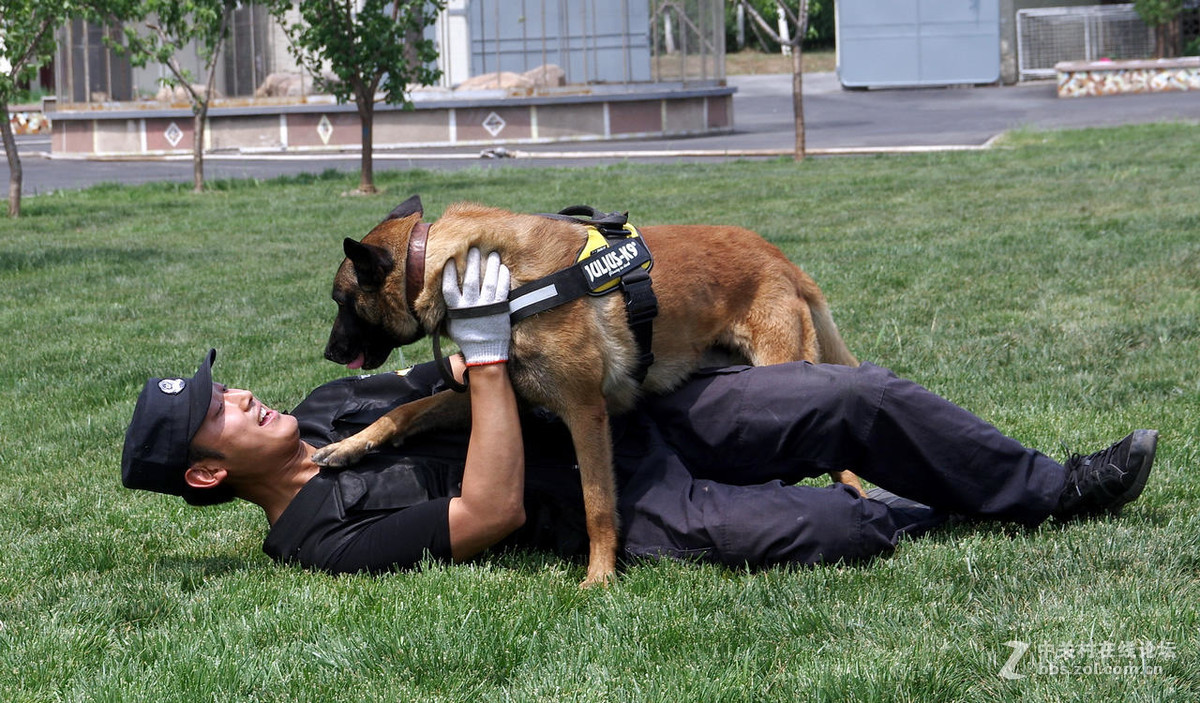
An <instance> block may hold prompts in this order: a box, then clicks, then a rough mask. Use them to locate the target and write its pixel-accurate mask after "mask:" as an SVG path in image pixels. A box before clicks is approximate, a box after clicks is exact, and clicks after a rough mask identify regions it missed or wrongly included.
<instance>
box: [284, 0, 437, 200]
mask: <svg viewBox="0 0 1200 703" xmlns="http://www.w3.org/2000/svg"><path fill="white" fill-rule="evenodd" d="M444 4H445V3H444V1H443V0H299V1H298V2H297V3H296V9H297V10H298V13H297V14H298V16H299V21H297V20H296V15H292V14H291V13H289V12H288V10H289V4H288V3H280V4H276V5H275V6H274V12H275V16H276V17H277V18H278V19H279V22H280V25H281V26H283V28H284V31H285V32H287V34H288V37H289V39H290V40H291V42H292V50H293V52H294V53H295V55H296V58H297V59H298V60H299V61H300V62H301V63H302V64H304V66H305V67H306V68H308V69H309V70H310V71H311V72H312V73H313V74H314V75H317V76H320V75H322V74H323V73H324V71H325V70H326V69H327V70H328V71H329V72H331V73H332V74H333V76H334V77H335V78H336V80H335V81H325V85H324V87H325V89H326V90H328V91H329V92H330V93H332V94H333V95H334V96H335V97H336V98H337V99H338V100H341V101H343V102H345V101H349V100H351V99H352V100H354V104H355V106H356V107H357V108H358V118H359V121H360V122H361V123H362V171H361V175H360V178H359V186H358V189H359V191H361V192H363V193H374V192H376V191H375V170H374V163H373V159H372V148H373V141H374V123H375V101H376V96H377V95H378V94H382V95H383V99H384V100H386V101H387V102H389V103H393V104H401V105H403V106H404V107H405V108H411V107H412V102H411V101H410V100H409V97H408V86H409V85H411V84H414V83H416V84H420V85H431V84H432V83H433V82H434V81H436V80H437V79H438V77H439V76H441V71H440V70H438V69H437V68H432V67H431V64H432V63H433V61H435V60H436V59H437V49H436V47H435V46H434V43H433V42H432V41H430V40H428V39H425V38H424V36H423V32H424V29H425V27H426V26H428V25H430V24H432V23H433V21H434V20H435V19H436V18H437V13H438V11H439V10H440V9H442V7H443V6H444Z"/></svg>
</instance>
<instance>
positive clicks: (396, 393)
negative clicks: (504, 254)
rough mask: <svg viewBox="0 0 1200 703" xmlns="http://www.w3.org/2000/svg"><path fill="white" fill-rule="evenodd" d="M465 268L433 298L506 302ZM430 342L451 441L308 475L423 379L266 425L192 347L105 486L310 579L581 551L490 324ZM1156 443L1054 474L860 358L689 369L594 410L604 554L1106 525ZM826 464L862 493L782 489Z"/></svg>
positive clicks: (582, 534) (554, 429) (352, 382)
mask: <svg viewBox="0 0 1200 703" xmlns="http://www.w3.org/2000/svg"><path fill="white" fill-rule="evenodd" d="M481 268H483V269H485V271H484V272H483V275H482V282H481V281H480V277H479V276H475V275H468V277H467V280H466V281H464V287H465V289H464V287H460V286H459V285H458V281H457V276H456V274H454V273H453V272H454V266H453V262H452V263H451V265H449V266H447V267H446V275H445V277H444V279H445V281H444V290H445V293H446V299H447V303H448V305H450V307H453V308H460V309H461V308H469V307H482V306H486V305H488V304H491V303H495V302H499V301H502V300H504V299H506V298H507V294H508V291H507V290H506V288H507V287H506V286H498V285H497V283H496V282H497V280H507V276H504V275H503V271H502V269H503V266H502V265H501V264H500V262H499V259H498V258H496V257H492V258H491V259H489V260H488V262H487V263H486V264H484V265H482V266H481ZM449 334H450V336H451V337H452V338H453V339H454V341H455V342H456V343H458V345H459V347H460V348H461V349H462V357H463V358H456V359H455V361H454V363H453V367H454V371H455V375H456V376H458V377H459V378H460V379H461V377H462V376H463V374H464V368H469V369H470V373H469V377H470V385H469V393H470V397H471V416H472V424H471V428H470V430H469V433H467V432H460V433H448V432H446V433H427V434H424V435H418V436H414V437H411V438H409V439H408V440H407V441H406V443H405V444H404V445H403V446H400V447H385V448H381V449H379V450H377V451H375V452H372V453H371V454H369V455H368V456H367V457H365V458H364V460H363V461H362V462H361V463H360V464H359V465H357V466H355V467H352V468H348V469H342V470H332V469H322V468H320V467H318V466H317V465H316V464H314V463H313V462H312V460H311V456H312V454H313V452H314V451H315V450H316V449H317V448H319V447H321V446H323V445H325V444H328V443H330V442H333V441H337V440H339V439H342V438H344V437H347V436H349V435H351V434H353V433H355V432H357V431H358V430H360V429H362V428H363V427H365V426H367V425H368V424H370V423H371V422H372V421H373V420H375V419H376V418H378V417H379V416H381V415H382V414H384V413H385V412H387V411H388V410H389V409H391V408H392V407H394V406H395V405H396V404H398V403H402V402H407V401H409V400H412V399H415V398H418V397H421V396H424V395H428V394H430V393H432V392H435V391H437V390H440V389H441V388H442V385H443V384H442V382H441V381H440V380H439V374H438V373H437V371H436V369H435V368H434V367H433V366H432V365H431V364H425V365H420V366H417V367H415V368H413V369H412V370H411V371H410V372H408V373H404V374H378V375H374V376H365V377H358V378H342V379H339V380H337V381H334V382H332V383H328V384H326V385H324V386H321V387H320V388H318V389H317V390H315V391H313V392H312V393H311V394H310V395H309V396H308V397H307V398H306V399H305V400H304V401H303V402H302V403H301V404H300V405H299V407H297V408H296V409H295V410H293V411H292V413H291V414H283V413H280V412H277V411H275V410H273V409H271V408H269V407H267V406H266V405H264V404H263V403H262V402H261V401H260V400H259V399H258V398H256V397H255V396H254V395H253V394H251V393H250V392H249V391H245V390H235V389H232V388H228V387H226V386H224V385H221V384H218V383H214V382H213V381H212V364H213V361H214V360H215V358H216V352H215V351H210V352H209V353H208V355H207V356H206V357H205V358H204V360H203V362H202V363H201V365H200V368H199V370H198V371H197V372H196V375H195V376H193V377H191V378H168V379H157V378H155V379H150V381H148V382H147V384H146V386H145V388H144V389H143V390H142V393H141V395H140V397H139V398H138V402H137V406H136V408H135V409H134V414H133V421H132V423H131V424H130V426H129V430H128V432H127V434H126V438H125V448H124V453H123V456H122V460H121V472H122V480H123V482H124V484H125V486H127V487H129V488H140V489H148V490H153V491H159V492H162V493H167V494H171V495H177V496H182V497H183V498H184V499H185V500H186V501H187V502H189V503H192V504H195V505H208V504H215V503H221V502H225V501H228V500H231V499H233V498H235V497H236V498H242V499H245V500H248V501H250V502H252V503H255V504H257V505H258V506H260V507H261V508H262V509H263V510H264V511H265V512H266V516H267V522H268V523H269V524H270V531H269V533H268V535H267V539H266V541H265V543H264V545H263V549H264V550H265V551H266V552H267V554H269V555H270V556H271V557H273V558H274V559H276V560H279V561H282V562H287V563H297V564H301V565H303V566H306V567H311V568H316V569H323V570H327V571H330V572H356V571H385V570H390V569H399V568H406V567H412V566H414V565H416V564H417V563H419V562H420V561H421V560H422V559H423V558H425V557H430V558H433V559H436V560H441V561H446V562H451V561H456V562H457V561H463V560H467V559H470V558H472V557H474V556H476V555H478V554H479V553H480V552H482V551H484V550H485V549H488V548H489V547H492V546H494V545H497V544H504V545H509V544H514V545H515V544H521V545H531V546H534V547H538V548H545V549H551V550H554V551H557V552H559V553H563V554H577V553H586V545H587V534H586V531H585V529H584V525H583V520H582V516H583V504H582V496H581V490H580V486H579V477H578V469H577V467H576V466H575V462H574V456H573V454H572V450H571V443H570V437H569V435H568V434H567V432H566V430H565V428H564V427H563V426H562V425H561V424H559V423H558V422H557V421H556V420H555V419H554V418H552V417H547V416H545V414H539V413H538V412H537V411H530V412H524V411H521V410H519V409H518V406H517V401H516V398H515V397H514V394H513V389H512V386H511V385H510V384H509V379H508V374H507V369H506V362H507V358H508V341H509V336H510V327H509V323H508V313H507V312H501V313H499V314H497V315H492V316H475V317H471V316H467V317H461V318H455V319H454V320H452V321H451V325H450V328H449ZM1157 439H1158V433H1157V432H1155V431H1153V430H1138V431H1136V432H1134V433H1132V434H1130V435H1129V436H1128V437H1126V438H1125V439H1123V440H1121V441H1120V442H1117V443H1116V444H1114V445H1112V446H1111V447H1109V448H1108V449H1105V450H1103V451H1100V452H1097V453H1095V454H1091V455H1089V456H1078V455H1074V456H1072V457H1070V458H1069V459H1067V461H1066V463H1065V464H1060V463H1058V462H1056V461H1054V460H1052V459H1050V458H1049V457H1047V456H1045V455H1043V454H1041V453H1039V452H1037V451H1035V450H1032V449H1028V448H1026V447H1023V446H1021V444H1020V443H1018V442H1017V441H1016V440H1013V439H1011V438H1009V437H1006V436H1004V435H1002V434H1001V433H1000V432H999V431H998V430H997V429H996V428H994V427H992V426H991V425H989V424H987V423H986V422H984V421H983V420H981V419H979V418H977V417H975V416H974V415H972V414H971V413H969V412H967V411H966V410H963V409H961V408H959V407H957V406H955V405H953V404H951V403H950V402H948V401H946V400H944V399H942V398H940V397H938V396H936V395H934V394H933V393H931V392H929V391H928V390H926V389H924V388H922V387H920V386H918V385H917V384H915V383H912V382H909V381H905V380H903V379H900V378H897V377H896V376H895V375H894V374H892V373H891V372H889V371H887V370H886V369H883V368H880V367H878V366H873V365H871V364H864V365H862V366H861V367H858V368H850V367H845V366H833V365H812V364H808V363H795V364H782V365H778V366H768V367H758V368H746V367H734V368H723V369H715V370H708V371H705V372H701V373H699V374H697V375H696V376H695V377H694V378H693V379H692V380H690V381H689V382H688V383H687V384H686V385H684V386H683V387H682V388H680V389H678V390H677V391H675V392H673V393H671V394H669V395H667V396H664V397H657V398H647V399H646V400H645V401H644V402H643V403H642V404H641V406H640V407H639V408H638V409H637V410H635V411H634V412H632V413H630V414H628V415H626V416H623V417H619V418H615V419H614V422H613V442H614V455H615V464H616V471H617V483H618V489H619V495H620V502H619V507H620V513H621V520H622V525H623V527H622V548H623V550H624V553H625V555H626V556H627V557H642V556H655V557H657V556H669V557H677V558H689V559H690V558H695V559H704V560H710V561H717V562H721V563H724V564H728V565H733V566H739V565H749V566H752V567H758V566H766V565H770V564H778V563H803V564H815V563H822V562H836V561H839V560H844V561H847V562H855V561H862V560H865V559H869V558H871V557H873V556H876V555H880V554H884V553H887V552H889V551H891V550H892V549H893V548H894V547H895V546H896V544H897V542H898V540H899V539H900V537H901V536H902V535H905V534H909V535H915V534H919V533H921V532H924V531H927V530H928V529H930V528H932V527H934V526H936V525H938V524H939V523H941V522H943V521H944V520H945V519H946V518H947V517H948V516H950V515H961V516H967V517H971V518H983V519H994V520H1004V521H1009V522H1015V523H1019V524H1022V525H1028V526H1034V525H1037V524H1039V523H1041V522H1042V521H1043V520H1046V519H1047V518H1050V517H1051V516H1053V517H1054V518H1056V519H1059V520H1070V519H1073V518H1077V517H1080V516H1086V515H1096V514H1104V513H1110V514H1111V513H1117V512H1118V511H1120V509H1121V508H1122V506H1124V505H1125V504H1127V503H1129V502H1130V501H1132V500H1134V499H1135V498H1137V497H1138V495H1139V494H1140V493H1141V492H1142V489H1143V487H1144V486H1145V484H1146V479H1147V476H1148V475H1149V473H1150V466H1151V464H1152V463H1153V461H1154V451H1155V446H1156V442H1157ZM838 469H849V470H851V471H854V472H855V473H857V474H859V475H860V476H862V477H863V478H865V479H868V480H869V481H872V482H873V483H875V484H877V485H878V486H881V487H882V489H874V490H873V491H871V493H870V496H871V497H870V498H863V497H861V496H860V495H859V494H858V493H857V492H856V491H855V490H854V489H852V488H850V487H848V486H845V485H840V484H836V485H832V486H829V487H814V486H807V485H804V486H797V485H793V484H795V483H796V482H797V481H800V480H801V479H804V478H809V477H815V476H820V475H823V474H826V473H828V472H830V471H833V470H838ZM884 489H886V490H884ZM901 496H902V497H901Z"/></svg>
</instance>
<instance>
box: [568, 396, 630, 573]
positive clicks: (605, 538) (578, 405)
mask: <svg viewBox="0 0 1200 703" xmlns="http://www.w3.org/2000/svg"><path fill="white" fill-rule="evenodd" d="M560 415H561V417H562V419H563V421H564V422H565V423H566V424H567V427H568V428H569V429H570V430H571V441H572V442H573V443H574V445H575V457H576V460H577V461H578V462H579V480H580V481H581V482H582V484H583V507H584V513H585V514H586V517H587V532H588V540H589V542H590V548H589V553H588V570H587V577H586V578H585V579H584V580H583V582H582V583H580V584H579V585H580V587H581V588H589V587H592V586H598V585H599V586H606V585H608V584H609V583H611V582H612V580H613V579H614V578H616V572H617V488H616V482H615V480H614V478H613V457H612V436H611V431H610V429H609V424H608V410H607V408H606V406H605V402H604V398H603V396H600V395H599V394H597V395H596V400H590V399H589V400H588V401H586V402H568V403H567V404H566V407H565V408H563V412H562V413H561V414H560Z"/></svg>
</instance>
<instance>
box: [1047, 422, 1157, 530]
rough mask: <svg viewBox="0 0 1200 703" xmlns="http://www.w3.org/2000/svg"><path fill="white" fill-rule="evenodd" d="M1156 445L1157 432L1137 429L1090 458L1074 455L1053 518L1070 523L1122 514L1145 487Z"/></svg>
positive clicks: (1067, 466) (1068, 464)
mask: <svg viewBox="0 0 1200 703" xmlns="http://www.w3.org/2000/svg"><path fill="white" fill-rule="evenodd" d="M1157 444H1158V431H1157V430H1136V431H1134V433H1133V434H1131V435H1129V436H1128V437H1126V438H1125V439H1123V440H1121V441H1120V442H1117V443H1116V444H1114V445H1112V446H1111V447H1109V448H1108V449H1105V450H1104V451H1101V452H1096V453H1095V454H1089V455H1087V456H1079V455H1078V454H1072V455H1071V458H1069V459H1067V461H1066V464H1064V466H1066V469H1067V485H1066V486H1065V487H1063V492H1062V495H1061V496H1059V498H1058V507H1057V508H1056V509H1055V510H1054V517H1056V518H1058V519H1059V520H1069V519H1071V518H1075V517H1080V516H1084V515H1100V514H1103V513H1110V514H1113V515H1115V514H1117V513H1119V512H1121V508H1122V507H1124V506H1125V504H1126V503H1128V502H1130V501H1132V500H1133V499H1135V498H1137V497H1138V496H1139V495H1141V494H1142V489H1143V488H1145V487H1146V478H1147V477H1149V476H1150V465H1151V464H1153V463H1154V449H1155V447H1156V446H1157Z"/></svg>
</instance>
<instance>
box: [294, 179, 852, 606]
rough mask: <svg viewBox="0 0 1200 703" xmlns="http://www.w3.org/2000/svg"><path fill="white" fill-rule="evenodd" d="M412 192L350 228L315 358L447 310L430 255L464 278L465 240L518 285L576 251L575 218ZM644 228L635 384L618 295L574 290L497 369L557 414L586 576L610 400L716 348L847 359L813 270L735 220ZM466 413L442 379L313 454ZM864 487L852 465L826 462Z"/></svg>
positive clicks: (596, 553)
mask: <svg viewBox="0 0 1200 703" xmlns="http://www.w3.org/2000/svg"><path fill="white" fill-rule="evenodd" d="M422 214H423V211H422V206H421V203H420V200H419V199H418V198H416V197H415V196H414V197H413V198H410V199H409V200H408V201H406V202H405V203H403V204H401V205H400V206H399V207H397V208H396V209H395V210H393V211H392V213H391V214H390V215H389V216H388V218H387V219H385V220H384V221H383V222H382V223H380V224H379V225H378V226H376V227H375V228H374V229H373V230H371V232H370V233H369V234H367V236H366V237H365V238H364V239H363V240H362V242H361V243H360V242H356V241H354V240H352V239H346V240H345V242H344V248H345V252H346V256H347V259H346V260H345V261H344V262H343V263H342V265H341V268H339V269H338V273H337V277H336V278H335V280H334V285H333V299H334V301H336V302H337V304H338V315H337V319H336V320H335V322H334V325H333V331H332V333H331V334H330V338H329V344H328V346H327V347H326V350H325V356H326V357H327V358H329V359H330V360H332V361H335V362H338V363H343V364H347V365H349V366H350V367H351V368H360V367H361V368H366V369H372V368H377V367H378V366H380V365H381V364H382V363H383V362H384V361H385V360H386V359H387V357H388V355H389V354H390V353H391V351H392V349H394V348H396V347H398V346H401V345H404V344H408V343H410V342H413V341H416V340H417V339H420V338H421V337H423V336H425V335H426V334H427V333H431V332H433V331H434V330H437V329H439V327H441V326H442V325H443V324H444V322H445V317H446V307H445V301H444V300H443V299H442V290H441V280H442V268H443V267H444V265H445V264H446V262H448V261H450V260H451V259H453V260H454V262H455V264H456V265H457V266H458V269H459V279H460V280H461V279H462V278H463V267H464V263H465V262H466V260H467V251H468V250H469V249H470V248H471V247H478V248H479V249H480V250H481V253H482V254H483V255H484V256H485V257H486V256H487V254H488V253H489V252H492V251H497V252H499V253H500V256H501V259H502V261H503V262H504V263H505V264H506V265H507V266H508V267H509V269H510V270H511V272H512V285H513V287H514V288H516V287H517V286H520V285H522V284H525V283H528V282H530V281H533V280H537V279H540V278H542V277H543V276H546V275H548V274H551V273H553V272H556V271H559V270H561V269H564V268H567V267H569V266H571V265H572V264H574V263H575V261H576V258H577V256H578V254H579V252H580V249H581V247H582V246H583V244H584V241H585V239H586V237H587V235H586V230H585V226H584V225H583V224H580V223H578V222H575V221H564V220H562V219H554V218H550V217H545V216H540V215H520V214H514V213H511V212H507V211H504V210H499V209H495V208H488V207H483V206H481V205H475V204H469V203H461V204H457V205H452V206H450V207H449V208H447V209H446V211H445V212H444V213H443V214H442V217H441V218H439V219H438V220H437V221H436V222H434V223H433V224H431V225H427V224H424V223H421V217H422ZM639 231H640V234H641V236H642V237H643V239H644V241H645V243H646V244H647V246H648V247H649V249H650V251H651V252H652V254H653V257H654V264H653V270H652V272H651V276H652V279H653V290H654V292H655V294H656V295H657V297H658V316H657V317H656V318H655V320H654V326H653V352H654V358H655V361H654V363H653V364H652V365H651V366H650V367H649V373H648V375H647V376H646V379H645V381H644V383H642V384H641V385H640V386H639V385H638V383H637V382H636V381H635V380H634V379H633V378H632V377H631V375H630V374H631V371H632V370H633V369H634V366H635V364H636V359H637V345H636V341H635V339H634V335H633V333H632V332H631V331H630V327H629V324H628V322H627V320H626V313H625V304H624V300H623V297H622V296H621V295H620V294H619V293H618V294H612V295H604V296H599V297H593V296H586V295H585V296H583V297H582V298H579V299H576V300H573V301H570V302H567V303H565V304H563V305H561V306H559V307H555V308H552V309H550V310H547V311H545V312H541V313H538V314H536V315H534V316H533V317H530V318H528V319H525V320H522V321H519V322H517V323H516V324H515V325H514V326H513V330H512V344H511V349H510V357H509V364H508V369H509V374H510V376H511V378H512V382H513V387H514V388H515V389H516V391H517V393H518V395H520V396H521V397H522V398H523V399H524V400H526V401H528V402H531V403H534V404H537V405H542V406H545V407H546V408H548V409H550V410H552V411H553V412H555V413H556V414H557V415H558V416H559V417H560V418H562V420H563V421H564V422H565V423H566V425H567V428H568V429H569V430H570V433H571V437H572V440H573V442H574V445H575V451H576V458H577V460H578V462H579V470H580V474H581V480H582V482H583V495H584V509H585V513H586V518H587V530H588V537H589V540H590V542H591V547H590V554H589V561H588V571H587V578H586V579H585V580H584V582H583V584H582V585H584V586H590V585H594V584H603V583H607V582H608V580H609V579H610V578H612V576H613V575H614V574H615V570H616V550H617V517H616V515H617V507H616V493H615V487H614V483H613V471H612V444H611V439H610V433H609V423H608V416H609V413H610V412H612V413H620V412H622V411H625V410H628V409H629V408H631V407H632V406H633V404H634V402H635V400H636V399H637V397H638V396H639V394H640V393H642V392H647V393H665V392H667V391H670V390H671V389H672V388H674V387H675V386H677V385H678V384H680V383H681V382H682V381H683V380H684V379H685V378H686V377H687V375H688V374H689V373H690V372H692V371H693V370H694V369H696V368H697V367H698V366H699V365H700V363H701V359H702V357H703V356H704V354H705V353H706V351H707V350H710V349H712V348H721V349H725V350H728V351H730V352H733V353H734V354H735V355H737V356H739V357H741V358H744V359H745V360H747V361H749V362H750V363H752V364H755V365H765V364H775V363H781V362H786V361H798V360H808V361H813V362H827V363H838V364H848V365H857V364H858V361H857V360H856V359H855V358H854V356H853V355H852V354H851V353H850V351H849V350H848V349H847V348H846V345H845V343H844V342H843V341H842V339H841V336H840V335H839V334H838V331H837V327H836V326H835V325H834V323H833V318H832V316H831V315H830V314H829V308H828V307H827V306H826V304H825V299H824V297H823V296H822V294H821V291H820V289H819V288H818V287H817V285H816V283H814V282H813V280H812V279H811V278H809V277H808V276H807V275H806V274H805V273H804V272H803V271H801V270H800V269H799V268H798V267H797V266H796V265H794V264H793V263H791V262H790V261H788V259H787V257H785V256H784V255H783V252H781V251H779V249H777V248H776V247H774V246H773V245H771V244H770V243H768V242H767V241H765V240H764V239H762V238H761V237H760V236H758V235H757V234H755V233H754V232H751V231H749V230H746V229H741V228H739V227H726V226H695V225H686V226H677V225H664V226H647V227H642V228H640V230H639ZM468 417H469V407H468V406H467V404H466V396H465V394H456V393H454V392H452V391H446V392H443V393H440V394H437V395H434V396H431V397H430V398H425V399H422V400H419V401H416V402H413V403H408V404H405V405H403V406H401V407H399V408H397V409H396V410H393V411H392V412H391V413H389V414H388V415H387V416H385V417H383V418H382V419H380V420H379V421H378V422H376V423H375V424H373V425H371V426H370V427H368V428H367V429H365V430H363V431H362V432H360V433H359V434H357V435H355V436H353V437H350V438H347V439H346V440H343V441H342V442H338V443H336V444H333V445H330V446H328V447H325V448H323V449H322V450H320V451H319V452H318V454H317V455H316V457H315V458H316V460H317V461H318V463H323V464H325V465H330V466H345V465H347V464H352V463H354V462H356V461H358V459H360V458H361V457H362V456H363V454H365V453H366V452H368V451H370V449H371V448H373V447H376V446H379V445H381V444H382V443H384V442H387V441H400V440H402V439H403V437H404V436H406V435H408V434H412V433H413V432H416V431H419V430H422V429H427V428H430V427H435V426H444V425H445V424H446V423H447V422H464V421H465V420H466V419H467V418H468ZM834 477H835V478H836V479H838V480H841V481H843V482H845V483H849V484H851V485H853V486H855V487H856V488H857V489H858V490H859V491H860V492H861V491H862V487H861V486H860V485H859V484H858V480H857V478H856V477H854V476H853V474H849V473H848V472H845V474H844V475H842V476H839V475H836V474H835V475H834Z"/></svg>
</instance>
